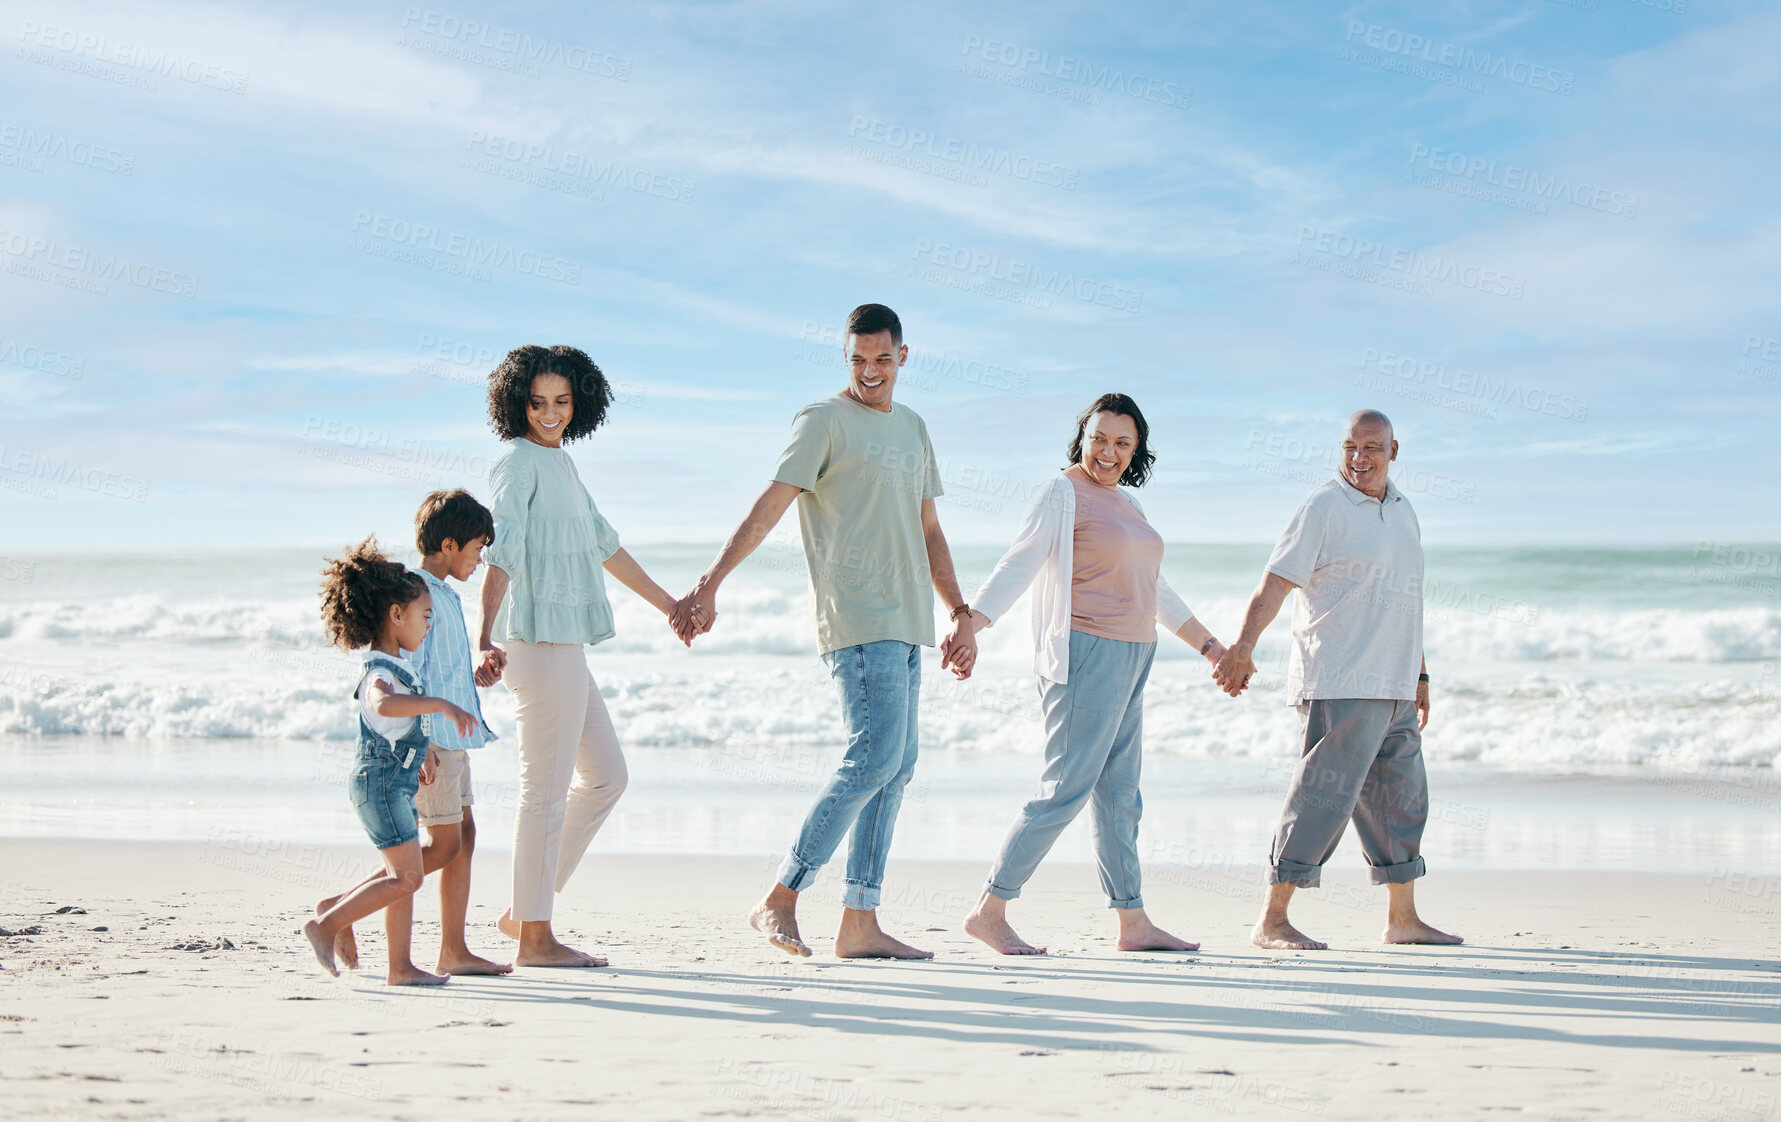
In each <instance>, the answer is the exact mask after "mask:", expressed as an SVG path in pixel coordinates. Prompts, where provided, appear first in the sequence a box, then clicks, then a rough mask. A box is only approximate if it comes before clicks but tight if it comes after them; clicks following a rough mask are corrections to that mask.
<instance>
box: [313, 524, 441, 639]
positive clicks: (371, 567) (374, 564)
mask: <svg viewBox="0 0 1781 1122" xmlns="http://www.w3.org/2000/svg"><path fill="white" fill-rule="evenodd" d="M426 593H427V582H426V581H425V580H423V579H421V575H420V574H419V573H415V572H410V571H409V570H408V569H406V568H404V567H403V566H402V565H401V564H400V563H399V562H396V561H391V560H390V559H389V558H388V557H385V556H384V555H383V551H382V550H380V549H378V548H377V538H376V537H375V536H372V537H369V538H366V539H365V540H364V541H362V542H360V543H359V544H358V545H355V546H352V547H351V548H349V549H348V550H347V551H346V552H345V553H344V554H342V555H340V556H339V557H337V558H334V559H333V560H330V561H329V562H328V566H327V568H325V569H323V570H322V627H323V629H324V630H326V631H327V633H328V641H329V642H330V643H333V644H334V645H335V646H337V647H342V648H344V649H346V650H349V651H356V650H359V649H361V648H364V647H369V646H370V645H371V644H373V643H375V642H377V636H378V633H379V632H381V631H382V630H383V624H384V621H385V620H387V619H389V618H390V606H391V605H393V604H412V603H414V601H416V600H418V599H420V598H421V597H422V596H424V595H426Z"/></svg>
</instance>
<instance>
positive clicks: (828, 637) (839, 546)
mask: <svg viewBox="0 0 1781 1122" xmlns="http://www.w3.org/2000/svg"><path fill="white" fill-rule="evenodd" d="M773 478H774V479H775V480H777V481H778V482H780V483H789V484H791V485H792V486H793V487H798V488H801V489H802V490H803V492H804V493H803V494H801V495H799V496H798V525H799V527H800V528H801V529H802V530H803V533H804V559H805V561H806V562H807V563H808V564H809V566H810V592H811V599H812V600H813V601H814V602H815V606H816V641H817V645H818V647H819V648H820V649H821V650H822V653H824V654H827V653H829V652H830V651H834V650H839V649H841V648H842V647H852V646H857V645H859V644H861V643H876V642H879V641H881V640H884V639H896V640H899V641H901V642H904V643H909V644H911V645H913V646H919V647H931V646H933V645H934V587H933V577H932V575H931V574H930V572H929V570H928V544H927V538H926V536H925V535H923V533H922V529H921V504H922V500H924V499H933V498H938V497H939V496H940V468H939V465H937V464H936V463H935V462H934V447H933V445H932V444H930V443H928V427H927V425H925V424H923V423H922V420H921V418H920V417H918V416H916V414H915V411H914V410H912V409H910V408H908V407H907V406H903V405H898V404H896V403H895V402H893V403H892V404H891V411H890V412H889V413H881V412H879V411H878V410H876V409H872V408H869V407H867V406H864V405H861V404H860V403H859V402H857V401H855V400H854V399H853V398H851V397H848V396H847V395H846V394H836V395H835V396H834V397H831V398H829V399H827V400H825V401H819V402H817V403H816V404H814V405H807V406H805V407H804V408H803V409H801V410H799V411H798V416H797V418H796V419H795V420H794V421H793V422H792V437H791V441H790V442H789V443H788V444H787V445H786V447H785V452H784V454H783V455H781V456H780V457H779V466H778V467H777V468H775V469H774V471H773Z"/></svg>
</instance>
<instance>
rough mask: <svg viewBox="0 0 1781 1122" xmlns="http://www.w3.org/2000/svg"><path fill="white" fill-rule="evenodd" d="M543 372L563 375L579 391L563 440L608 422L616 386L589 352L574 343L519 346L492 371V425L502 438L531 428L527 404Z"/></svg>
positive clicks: (572, 389) (517, 435)
mask: <svg viewBox="0 0 1781 1122" xmlns="http://www.w3.org/2000/svg"><path fill="white" fill-rule="evenodd" d="M540 374H560V375H562V376H563V378H564V379H565V380H567V381H568V383H569V392H570V393H572V394H573V395H574V399H573V400H574V416H572V417H570V418H569V424H568V426H567V427H566V428H565V429H564V430H563V443H565V444H567V443H568V442H569V441H571V440H576V439H578V438H580V437H584V436H586V435H587V434H589V433H591V432H593V431H594V430H595V429H597V428H599V427H600V425H601V424H603V423H604V422H605V420H606V408H607V406H609V405H611V404H612V387H610V386H608V385H607V384H606V375H604V374H602V373H600V368H599V367H598V366H595V365H594V360H593V359H591V358H589V357H588V356H587V353H586V352H584V351H579V350H576V349H575V348H574V347H563V346H557V347H540V346H536V345H530V344H528V345H527V346H524V347H515V348H514V349H513V350H511V351H508V352H507V357H506V358H504V359H502V360H501V365H499V366H497V367H495V369H494V370H493V371H492V372H491V373H490V374H489V427H490V428H492V429H494V430H495V435H496V436H498V437H500V438H501V439H502V440H518V439H519V438H520V437H522V436H525V435H526V433H527V432H529V431H531V430H530V426H529V425H527V424H526V402H527V401H529V400H530V399H531V397H532V379H534V378H536V377H538V375H540Z"/></svg>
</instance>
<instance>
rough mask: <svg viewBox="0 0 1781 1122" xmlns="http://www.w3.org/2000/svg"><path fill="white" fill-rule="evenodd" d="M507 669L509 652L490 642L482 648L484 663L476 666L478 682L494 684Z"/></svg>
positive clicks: (484, 684) (481, 684) (486, 684)
mask: <svg viewBox="0 0 1781 1122" xmlns="http://www.w3.org/2000/svg"><path fill="white" fill-rule="evenodd" d="M506 669H507V652H506V651H504V650H502V649H501V648H500V647H497V646H495V645H494V644H493V643H490V644H488V645H486V646H484V647H483V648H482V664H481V665H480V666H478V667H477V668H476V684H477V685H479V686H492V685H494V684H495V683H496V682H499V681H500V680H501V672H502V671H503V670H506Z"/></svg>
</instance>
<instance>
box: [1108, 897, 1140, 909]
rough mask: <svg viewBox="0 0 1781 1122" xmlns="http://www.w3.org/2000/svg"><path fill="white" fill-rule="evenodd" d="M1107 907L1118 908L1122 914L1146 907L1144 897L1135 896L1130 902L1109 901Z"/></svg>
mask: <svg viewBox="0 0 1781 1122" xmlns="http://www.w3.org/2000/svg"><path fill="white" fill-rule="evenodd" d="M1107 906H1108V907H1109V908H1117V909H1119V910H1120V911H1122V912H1125V911H1130V910H1131V909H1133V908H1142V907H1143V906H1144V897H1143V896H1134V897H1132V898H1131V899H1130V900H1109V901H1107Z"/></svg>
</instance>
